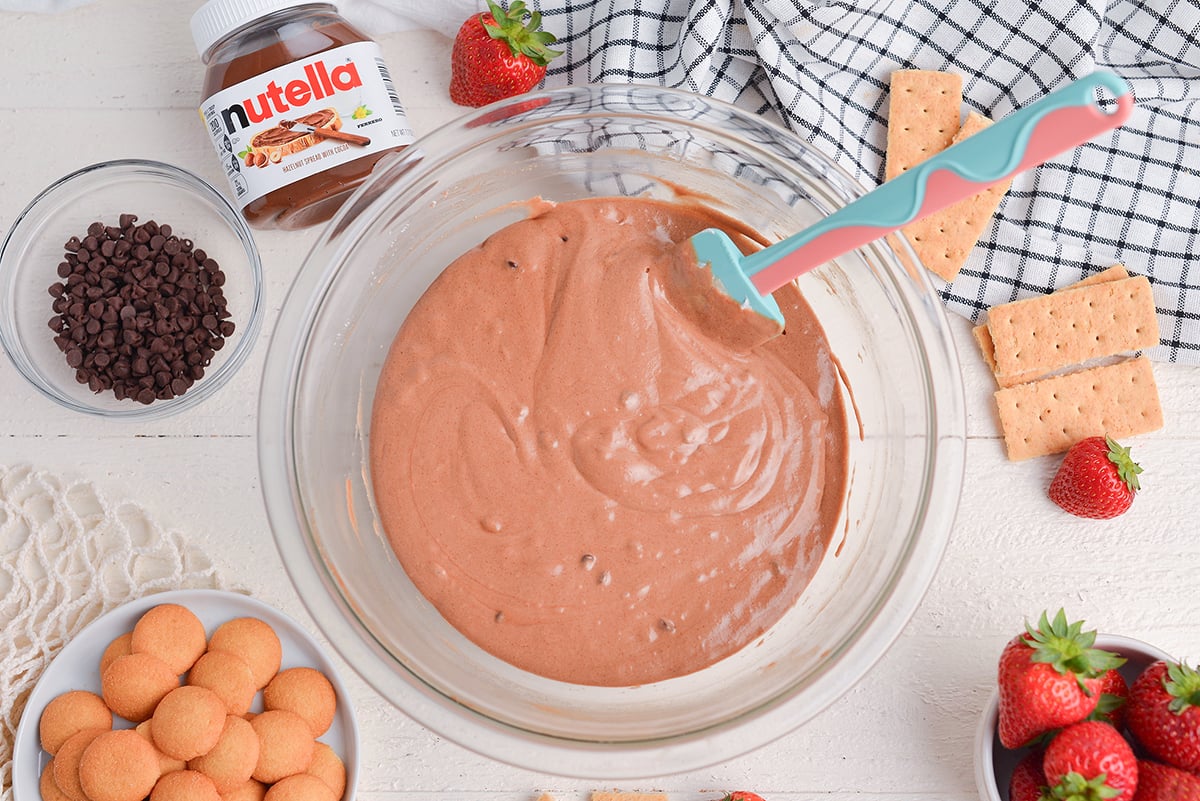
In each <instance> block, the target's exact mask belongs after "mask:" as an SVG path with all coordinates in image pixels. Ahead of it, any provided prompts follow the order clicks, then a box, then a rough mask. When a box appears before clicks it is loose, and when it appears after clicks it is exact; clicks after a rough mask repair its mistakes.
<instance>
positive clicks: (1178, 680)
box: [1163, 662, 1200, 715]
mask: <svg viewBox="0 0 1200 801" xmlns="http://www.w3.org/2000/svg"><path fill="white" fill-rule="evenodd" d="M1163 689H1165V690H1166V691H1167V693H1168V694H1169V695H1170V696H1171V703H1170V704H1169V705H1168V706H1167V708H1168V709H1170V710H1171V711H1172V712H1174V713H1175V714H1176V715H1182V714H1183V713H1184V712H1185V711H1186V710H1187V709H1189V708H1190V707H1200V672H1197V671H1196V669H1195V668H1192V667H1188V665H1187V663H1186V662H1168V663H1167V673H1166V675H1165V676H1163Z"/></svg>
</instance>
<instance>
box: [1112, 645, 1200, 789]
mask: <svg viewBox="0 0 1200 801" xmlns="http://www.w3.org/2000/svg"><path fill="white" fill-rule="evenodd" d="M1126 720H1127V723H1128V725H1129V731H1130V732H1132V733H1133V736H1134V737H1136V738H1137V740H1138V742H1139V743H1141V744H1142V746H1143V747H1144V748H1145V749H1146V751H1147V752H1148V753H1150V754H1151V755H1152V756H1153V757H1155V758H1156V759H1159V760H1161V761H1163V762H1166V763H1167V764H1168V765H1171V766H1172V767H1176V768H1180V769H1181V770H1188V771H1193V772H1195V771H1200V673H1198V672H1197V671H1196V670H1195V669H1193V668H1190V667H1188V666H1187V664H1185V663H1183V662H1163V661H1158V662H1155V663H1154V664H1152V665H1150V666H1149V667H1148V668H1146V669H1145V670H1144V671H1142V674H1141V675H1140V676H1138V677H1137V679H1135V680H1134V682H1133V686H1131V687H1130V688H1129V709H1128V710H1127V712H1126Z"/></svg>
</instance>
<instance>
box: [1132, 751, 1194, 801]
mask: <svg viewBox="0 0 1200 801" xmlns="http://www.w3.org/2000/svg"><path fill="white" fill-rule="evenodd" d="M1133 801H1200V777H1197V776H1193V775H1192V774H1190V773H1188V772H1187V771H1183V770H1179V769H1178V768H1172V767H1171V766H1169V765H1160V764H1159V763H1157V762H1150V761H1148V760H1145V759H1143V760H1139V761H1138V788H1137V794H1136V795H1134V797H1133Z"/></svg>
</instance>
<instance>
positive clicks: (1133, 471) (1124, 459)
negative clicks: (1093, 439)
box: [1104, 436, 1142, 492]
mask: <svg viewBox="0 0 1200 801" xmlns="http://www.w3.org/2000/svg"><path fill="white" fill-rule="evenodd" d="M1104 442H1105V444H1107V445H1108V461H1110V462H1112V463H1113V464H1114V465H1116V466H1117V476H1118V477H1119V478H1120V479H1121V480H1122V481H1124V482H1125V486H1127V487H1129V490H1130V492H1137V491H1138V490H1140V489H1141V488H1142V484H1141V482H1140V481H1139V480H1138V474H1139V473H1141V472H1142V467H1141V465H1139V464H1138V463H1137V462H1135V461H1133V457H1132V456H1130V455H1129V448H1127V447H1125V446H1123V445H1121V444H1119V443H1118V442H1117V441H1116V440H1115V439H1113V438H1112V437H1109V436H1105V437H1104Z"/></svg>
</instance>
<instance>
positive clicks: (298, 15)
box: [192, 0, 413, 229]
mask: <svg viewBox="0 0 1200 801" xmlns="http://www.w3.org/2000/svg"><path fill="white" fill-rule="evenodd" d="M192 36H193V38H194V39H195V41H196V48H197V49H198V50H199V51H200V53H201V54H202V56H203V59H204V63H205V65H206V66H207V68H208V69H207V74H206V76H205V80H204V92H203V94H204V101H203V102H202V103H201V106H200V116H201V118H202V119H203V120H204V124H205V126H206V127H207V130H208V133H209V136H210V137H211V139H212V143H213V147H214V148H215V149H216V152H217V156H218V157H219V158H220V159H221V162H222V165H223V167H224V171H225V175H226V177H227V178H228V179H229V186H230V189H231V190H232V192H233V197H234V200H235V202H236V203H237V204H238V206H239V207H240V208H241V210H242V214H243V215H244V216H245V218H246V221H247V222H249V223H250V224H251V225H253V226H255V227H257V228H286V229H294V228H303V227H306V226H309V225H315V224H317V223H321V222H324V221H326V220H328V219H329V218H330V217H332V216H333V214H334V213H335V212H336V211H337V210H338V208H339V207H340V206H341V205H342V203H343V202H344V201H345V200H346V199H347V198H348V197H349V196H350V193H351V192H353V190H354V189H355V188H356V187H358V185H359V184H361V183H362V182H363V181H364V180H365V179H366V178H367V176H368V175H370V173H371V170H372V169H373V168H374V166H375V164H376V162H378V161H379V160H380V159H381V158H382V157H383V156H384V155H386V154H387V153H390V152H394V151H396V150H400V149H402V148H404V147H406V146H407V145H408V144H409V143H410V142H412V139H413V136H412V130H411V129H410V128H409V125H408V121H407V120H406V118H405V115H404V109H403V107H402V106H401V105H400V99H399V97H398V96H397V94H396V89H395V87H394V86H393V84H392V80H391V75H390V74H389V72H388V69H387V66H386V64H385V63H384V61H383V58H382V52H381V50H380V48H379V46H378V45H377V44H375V43H374V42H372V41H371V40H369V39H367V38H366V37H365V36H364V35H363V34H361V33H359V32H358V31H357V30H355V29H354V28H353V27H352V26H351V25H350V24H349V23H347V22H346V20H345V19H343V18H342V17H341V16H339V15H338V13H337V11H336V9H335V8H334V6H332V5H331V4H328V3H320V2H312V1H311V0H305V1H298V0H209V2H207V3H205V4H204V5H203V6H201V7H200V9H199V10H198V11H197V12H196V14H195V15H194V16H193V17H192Z"/></svg>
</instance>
